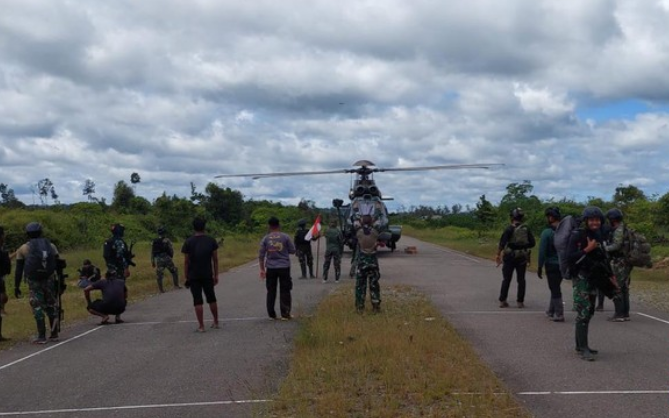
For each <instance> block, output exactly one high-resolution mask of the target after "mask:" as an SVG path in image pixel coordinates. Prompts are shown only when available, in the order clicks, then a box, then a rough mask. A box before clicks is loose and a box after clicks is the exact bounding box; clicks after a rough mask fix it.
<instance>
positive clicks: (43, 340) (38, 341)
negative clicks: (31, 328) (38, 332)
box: [31, 337, 48, 345]
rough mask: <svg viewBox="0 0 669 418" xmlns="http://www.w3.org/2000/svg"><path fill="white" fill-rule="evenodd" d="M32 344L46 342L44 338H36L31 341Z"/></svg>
mask: <svg viewBox="0 0 669 418" xmlns="http://www.w3.org/2000/svg"><path fill="white" fill-rule="evenodd" d="M31 342H32V343H33V344H40V345H42V344H46V343H48V341H47V340H46V337H37V338H35V339H34V340H32V341H31Z"/></svg>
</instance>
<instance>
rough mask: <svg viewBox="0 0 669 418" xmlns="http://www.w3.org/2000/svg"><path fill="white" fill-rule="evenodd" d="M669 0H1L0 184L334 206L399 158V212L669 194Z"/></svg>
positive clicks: (387, 183) (67, 192) (395, 189)
mask: <svg viewBox="0 0 669 418" xmlns="http://www.w3.org/2000/svg"><path fill="white" fill-rule="evenodd" d="M667 22H669V0H647V1H640V2H632V1H626V0H588V1H581V0H568V1H553V0H551V1H547V0H527V1H521V0H513V1H511V0H505V1H498V0H474V1H468V2H462V1H455V0H453V1H443V0H414V1H411V2H409V1H400V0H378V1H376V0H367V1H365V0H340V1H331V0H329V1H314V0H308V1H307V0H304V1H292V0H290V1H289V0H286V1H269V0H266V1H263V0H254V1H246V2H242V1H232V0H227V1H216V0H196V1H169V0H161V1H157V0H154V1H150V0H147V1H134V0H110V1H104V2H90V1H76V0H38V1H36V0H2V12H1V13H0V144H1V145H2V147H1V149H0V182H2V183H6V184H8V185H9V186H10V187H11V188H13V189H14V191H15V193H16V195H17V196H18V197H19V198H20V199H21V200H22V201H24V202H25V203H32V201H33V196H32V193H31V187H34V186H33V185H34V184H36V183H37V181H38V180H40V179H42V178H45V177H48V178H49V179H51V180H52V181H53V183H54V185H55V188H56V191H57V193H58V194H59V195H60V200H61V201H62V202H64V203H71V202H77V201H83V200H84V198H85V196H83V195H82V187H83V184H84V182H85V180H86V179H92V180H93V181H94V182H95V183H96V185H97V187H96V192H97V193H96V195H97V196H98V197H105V198H107V200H108V201H110V200H111V196H112V190H113V185H114V184H115V183H116V182H117V181H119V180H125V181H126V182H128V183H129V180H130V174H131V173H133V172H137V173H139V174H140V176H141V183H140V184H139V185H137V188H136V190H137V194H139V195H141V196H144V197H146V198H148V199H149V200H153V199H154V198H155V197H157V196H159V195H160V194H162V193H163V191H166V192H167V193H168V194H177V195H180V196H189V195H190V186H189V185H190V182H193V183H194V184H195V185H196V186H197V187H198V188H199V189H203V188H204V186H205V185H206V184H207V183H208V182H211V181H217V182H218V183H219V184H221V185H222V186H226V187H232V188H236V189H239V190H241V191H242V193H243V194H244V196H245V197H246V198H253V199H270V200H275V201H283V202H286V203H296V202H297V201H299V200H300V199H301V198H305V199H310V200H314V201H315V202H316V203H317V204H319V205H321V206H326V205H328V204H329V202H330V201H331V200H332V198H334V197H345V196H346V195H347V193H348V187H349V184H350V177H349V176H348V175H346V174H332V175H324V176H312V177H294V178H290V179H288V180H286V179H272V180H269V179H263V180H251V179H221V180H216V179H215V178H214V176H215V175H217V174H234V173H257V172H262V173H265V172H281V171H303V170H306V171H311V170H333V169H338V168H348V167H350V166H351V164H352V163H353V162H354V161H356V160H359V159H369V160H371V161H373V162H374V163H376V164H377V166H380V167H410V166H426V165H427V166H429V165H437V164H463V163H503V164H505V166H503V167H501V168H495V169H492V170H465V171H432V172H419V173H413V174H409V173H395V174H391V173H383V174H378V175H377V176H376V180H377V182H378V183H379V186H380V188H381V190H382V191H383V192H384V194H386V195H392V196H394V197H395V199H396V201H395V203H394V204H393V205H392V206H391V207H399V206H400V205H404V206H405V207H408V206H411V205H432V206H436V205H448V206H450V205H452V204H454V203H461V204H463V205H465V204H472V205H473V204H474V203H475V202H476V201H477V200H478V198H479V196H480V195H482V194H486V196H487V197H488V199H489V200H491V201H493V202H494V203H497V202H499V199H500V198H501V197H502V195H503V194H504V192H505V187H506V186H507V185H508V184H509V183H511V182H521V181H523V180H531V181H532V183H533V185H534V186H535V189H534V192H535V193H536V194H537V195H538V196H540V197H541V198H551V197H555V198H557V199H560V198H562V197H568V198H573V199H577V200H585V199H586V197H587V196H597V197H604V198H609V197H610V196H611V195H612V194H613V192H614V189H615V188H616V186H618V185H619V184H624V185H627V184H634V185H636V186H638V187H640V188H641V189H642V190H644V191H645V192H646V193H647V194H649V195H651V194H654V193H657V194H664V193H666V192H668V191H669V162H668V157H667V156H669V128H668V123H669V25H668V24H667Z"/></svg>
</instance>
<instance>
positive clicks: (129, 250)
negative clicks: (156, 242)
mask: <svg viewBox="0 0 669 418" xmlns="http://www.w3.org/2000/svg"><path fill="white" fill-rule="evenodd" d="M134 246H135V240H131V241H130V247H127V248H126V249H125V250H124V251H123V258H125V261H126V262H127V263H128V265H129V266H133V267H136V266H137V264H135V262H134V261H132V259H133V258H135V254H133V252H132V248H133V247H134Z"/></svg>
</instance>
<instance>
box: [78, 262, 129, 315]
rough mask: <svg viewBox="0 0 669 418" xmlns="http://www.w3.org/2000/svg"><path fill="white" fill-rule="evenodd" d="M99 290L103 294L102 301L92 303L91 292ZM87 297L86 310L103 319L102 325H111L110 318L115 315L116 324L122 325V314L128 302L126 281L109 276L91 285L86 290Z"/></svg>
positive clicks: (97, 300)
mask: <svg viewBox="0 0 669 418" xmlns="http://www.w3.org/2000/svg"><path fill="white" fill-rule="evenodd" d="M93 290H99V291H101V292H102V299H96V300H94V301H92V302H91V291H93ZM84 296H85V297H86V309H88V312H90V313H91V314H92V315H95V316H99V317H100V318H102V321H100V325H107V324H109V316H110V315H114V316H115V317H116V318H115V322H116V323H117V324H121V323H123V322H124V321H123V320H122V319H121V314H122V313H123V312H125V307H126V304H127V302H128V288H127V287H126V286H125V280H123V279H119V278H117V277H116V276H115V275H113V274H112V275H110V274H107V275H106V277H105V278H104V279H102V280H98V281H96V282H94V283H91V284H90V285H88V286H87V287H86V288H85V289H84Z"/></svg>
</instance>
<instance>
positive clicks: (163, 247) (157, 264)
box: [151, 226, 181, 293]
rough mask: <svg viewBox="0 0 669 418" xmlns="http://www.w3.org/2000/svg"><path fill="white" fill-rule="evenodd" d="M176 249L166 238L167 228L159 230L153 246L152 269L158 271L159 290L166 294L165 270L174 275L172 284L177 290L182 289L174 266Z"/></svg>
mask: <svg viewBox="0 0 669 418" xmlns="http://www.w3.org/2000/svg"><path fill="white" fill-rule="evenodd" d="M173 257H174V247H173V246H172V241H170V239H169V238H167V237H166V236H165V228H163V227H162V226H161V227H160V228H158V238H156V239H154V240H153V243H152V244H151V267H153V268H155V269H156V280H157V281H158V290H160V293H165V289H164V288H163V275H164V272H165V269H167V270H169V272H170V273H171V274H172V284H173V286H174V288H175V289H181V286H179V272H178V270H177V268H176V266H175V265H174V261H173Z"/></svg>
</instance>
